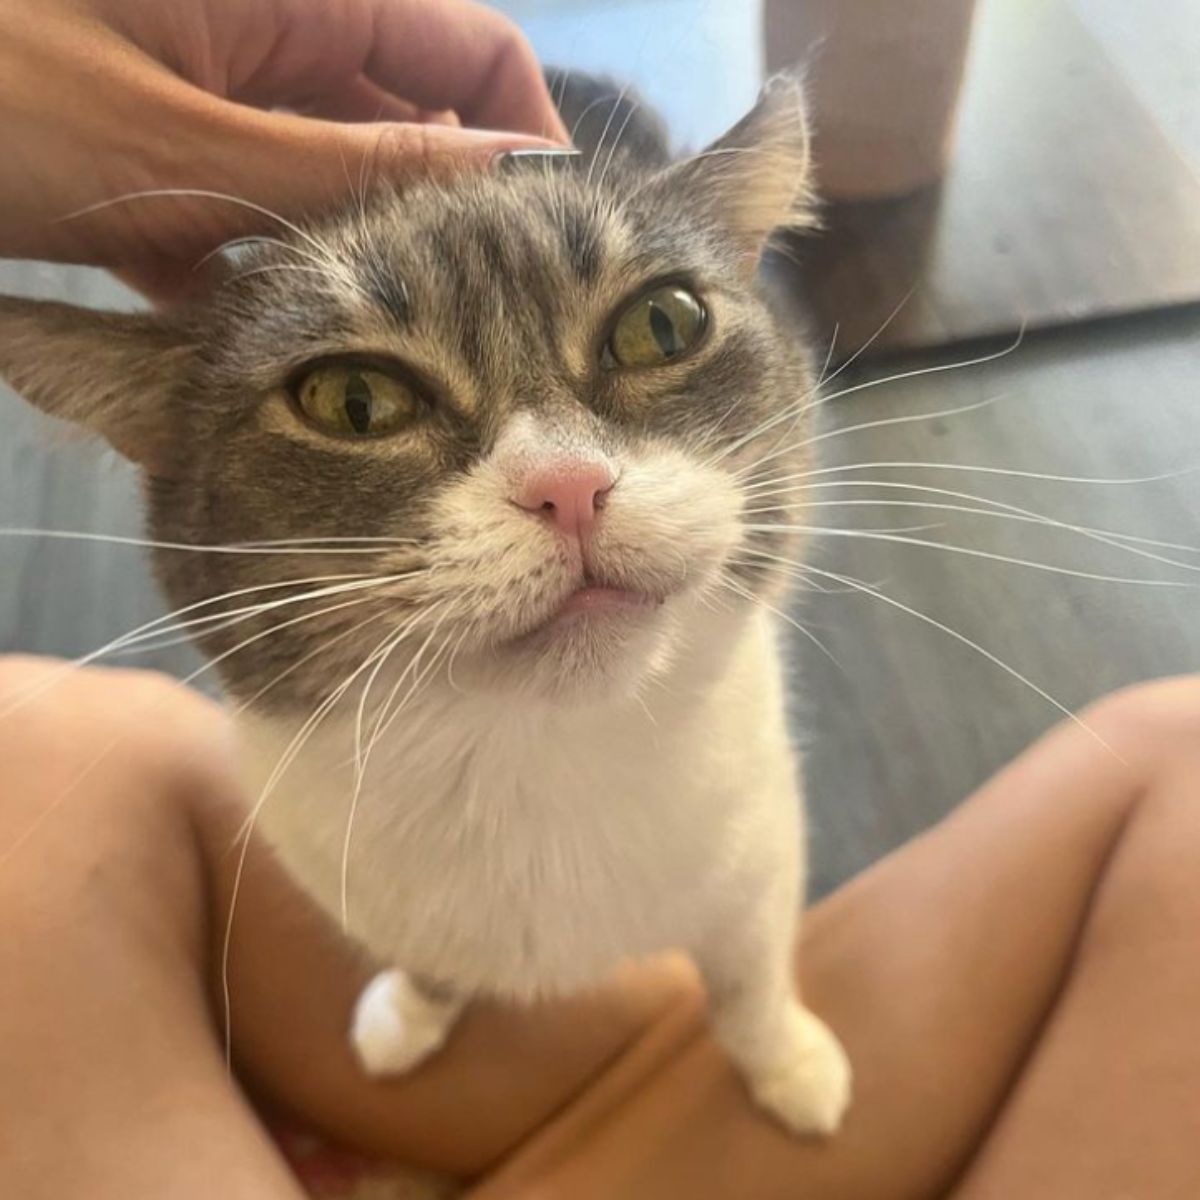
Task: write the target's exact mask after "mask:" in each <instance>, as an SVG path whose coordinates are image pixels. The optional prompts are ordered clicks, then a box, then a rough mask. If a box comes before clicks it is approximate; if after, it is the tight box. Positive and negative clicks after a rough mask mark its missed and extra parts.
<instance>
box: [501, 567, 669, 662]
mask: <svg viewBox="0 0 1200 1200" xmlns="http://www.w3.org/2000/svg"><path fill="white" fill-rule="evenodd" d="M667 599H668V597H667V595H665V594H663V593H651V592H646V591H641V590H639V589H637V588H632V587H625V586H623V585H621V584H619V583H615V582H608V581H603V580H599V579H592V578H584V579H582V580H580V582H579V584H578V585H577V586H576V587H575V588H573V589H572V590H571V591H570V592H568V593H567V595H566V596H565V597H564V598H563V600H562V601H561V602H560V603H559V604H558V605H557V606H556V607H555V608H554V609H553V610H552V611H551V612H550V613H549V615H548V616H543V617H541V618H540V619H539V620H538V621H537V622H536V623H535V624H533V625H531V626H530V627H529V628H528V629H525V630H524V631H523V632H521V633H520V634H518V635H517V637H515V638H513V639H512V641H511V642H510V645H513V646H520V645H527V644H529V643H530V642H531V641H534V640H541V639H543V638H546V637H553V636H554V635H555V634H557V633H560V632H565V631H566V630H567V629H568V628H570V627H574V626H576V625H580V624H597V625H601V624H603V625H608V624H621V623H624V622H631V621H632V622H636V621H638V620H639V619H644V618H645V617H647V616H651V615H653V614H654V613H655V612H656V611H657V610H658V609H659V608H661V607H662V606H663V604H664V603H666V601H667Z"/></svg>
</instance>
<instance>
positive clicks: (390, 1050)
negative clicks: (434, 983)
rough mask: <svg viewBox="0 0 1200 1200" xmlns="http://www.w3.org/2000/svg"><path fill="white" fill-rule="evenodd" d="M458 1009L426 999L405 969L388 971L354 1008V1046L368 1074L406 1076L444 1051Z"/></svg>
mask: <svg viewBox="0 0 1200 1200" xmlns="http://www.w3.org/2000/svg"><path fill="white" fill-rule="evenodd" d="M458 1013H459V1006H458V1005H456V1004H452V1003H447V1002H445V1001H440V1000H434V999H432V998H430V997H429V996H426V995H424V994H423V993H422V992H421V990H420V989H419V988H418V987H417V986H416V985H415V984H414V983H413V981H412V980H411V979H410V978H409V977H408V975H407V974H406V973H405V972H404V971H400V970H393V971H384V972H383V973H382V974H381V975H376V976H375V978H374V979H372V980H371V982H370V983H369V984H367V986H366V988H365V989H364V990H363V994H362V995H361V996H360V997H359V998H358V1003H357V1004H356V1005H355V1006H354V1019H353V1021H352V1022H351V1025H350V1042H351V1045H352V1046H353V1047H354V1052H355V1054H356V1055H357V1056H358V1061H359V1062H360V1063H361V1064H362V1067H363V1070H364V1071H366V1073H367V1074H368V1075H402V1074H404V1072H406V1071H411V1070H412V1069H413V1068H414V1067H415V1066H417V1065H418V1063H420V1062H422V1061H423V1060H424V1059H426V1058H428V1057H429V1055H431V1054H432V1053H433V1052H434V1051H435V1050H438V1049H440V1047H441V1045H442V1043H443V1042H444V1041H445V1040H446V1037H447V1035H448V1034H449V1032H450V1029H451V1027H452V1026H453V1024H454V1021H455V1018H456V1017H457V1016H458Z"/></svg>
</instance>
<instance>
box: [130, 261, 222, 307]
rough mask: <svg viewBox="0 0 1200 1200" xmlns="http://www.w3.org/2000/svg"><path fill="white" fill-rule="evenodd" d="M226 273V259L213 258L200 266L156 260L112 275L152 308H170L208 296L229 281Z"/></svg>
mask: <svg viewBox="0 0 1200 1200" xmlns="http://www.w3.org/2000/svg"><path fill="white" fill-rule="evenodd" d="M229 270H230V268H229V262H228V260H227V259H225V258H222V257H221V256H220V255H212V256H211V257H210V256H205V257H204V258H203V259H201V260H200V261H199V262H196V261H187V260H178V259H155V260H153V261H151V262H146V263H137V264H132V265H128V266H120V267H114V268H113V270H112V274H113V275H115V276H116V277H117V278H118V279H119V280H120V281H121V282H122V283H123V284H125V286H126V287H131V288H133V290H134V291H135V292H138V293H140V294H141V295H142V296H144V297H145V298H146V299H147V300H149V301H150V302H151V304H153V305H155V307H157V308H171V307H174V306H175V305H178V304H184V303H186V302H187V301H188V300H191V299H194V298H196V297H198V296H203V295H206V294H207V293H209V292H211V291H212V290H213V288H215V287H217V286H218V285H219V284H220V283H221V281H222V280H223V279H226V278H227V277H228V275H229Z"/></svg>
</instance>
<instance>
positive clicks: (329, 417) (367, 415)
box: [295, 363, 420, 438]
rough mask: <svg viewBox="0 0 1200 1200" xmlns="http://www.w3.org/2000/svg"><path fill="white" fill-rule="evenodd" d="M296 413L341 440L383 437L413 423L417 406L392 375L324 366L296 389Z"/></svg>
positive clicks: (410, 392) (361, 368) (345, 366)
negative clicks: (297, 411) (299, 412)
mask: <svg viewBox="0 0 1200 1200" xmlns="http://www.w3.org/2000/svg"><path fill="white" fill-rule="evenodd" d="M295 397H296V404H297V406H298V407H299V409H300V411H301V412H302V413H303V414H304V415H305V416H306V417H307V418H308V419H309V420H310V421H311V422H312V423H313V424H314V425H315V426H316V427H317V428H318V429H321V430H323V431H324V432H326V433H332V434H336V435H338V436H339V437H351V438H365V437H382V436H383V435H384V434H388V433H395V432H396V431H397V430H398V429H402V428H403V427H404V426H405V425H407V424H408V422H409V421H411V420H412V419H413V418H414V417H415V416H416V415H417V412H418V409H419V406H420V401H419V399H418V397H417V396H416V394H415V393H414V392H413V390H412V388H411V387H409V386H408V384H406V383H405V382H404V381H403V380H402V379H397V378H396V377H395V376H394V375H388V374H385V373H384V372H383V371H376V370H373V369H372V368H370V367H366V366H358V365H356V364H354V363H326V364H325V365H323V366H319V367H316V368H315V369H314V370H312V371H310V372H309V373H308V374H307V375H305V376H304V378H303V379H301V380H300V383H299V385H298V386H297V387H296V389H295Z"/></svg>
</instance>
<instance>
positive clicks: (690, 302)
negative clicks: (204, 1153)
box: [0, 77, 851, 1134]
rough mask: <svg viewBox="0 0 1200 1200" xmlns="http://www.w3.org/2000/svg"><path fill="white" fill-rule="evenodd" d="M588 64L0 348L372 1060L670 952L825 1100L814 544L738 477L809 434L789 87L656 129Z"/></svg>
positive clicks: (795, 1078) (786, 1102) (766, 1058)
mask: <svg viewBox="0 0 1200 1200" xmlns="http://www.w3.org/2000/svg"><path fill="white" fill-rule="evenodd" d="M596 86H597V85H595V84H594V82H593V83H589V82H588V81H586V80H579V79H578V78H576V79H571V80H568V81H567V83H566V87H565V89H564V95H563V100H562V109H563V112H564V116H565V117H566V119H567V121H568V124H569V125H574V126H575V129H576V139H577V142H578V143H579V146H580V150H581V153H579V154H578V155H576V156H575V157H573V158H572V157H570V156H560V157H557V158H550V157H547V156H545V155H516V156H512V157H510V158H508V159H507V160H505V162H504V163H503V164H501V166H500V167H499V168H498V169H496V170H494V171H493V172H491V173H489V174H481V175H478V176H472V177H469V178H462V179H460V180H458V181H455V182H432V181H430V182H425V183H419V184H414V185H411V186H408V187H406V188H404V189H402V190H389V189H383V190H380V191H377V192H376V193H375V194H373V195H370V196H365V195H364V196H363V197H362V202H361V204H356V205H353V206H351V207H350V208H349V209H347V211H345V212H343V213H340V214H337V215H335V216H333V217H332V218H329V219H327V220H324V221H321V222H318V223H315V224H312V225H309V226H305V227H303V228H299V227H289V228H288V229H286V230H284V231H283V235H282V236H281V237H279V238H277V239H275V238H264V239H262V243H261V244H260V245H259V246H258V247H256V248H254V249H252V250H251V252H250V253H249V255H248V256H245V257H242V258H241V259H240V260H239V262H238V264H237V271H236V274H234V275H233V276H232V277H231V278H229V279H228V280H227V281H226V282H225V283H224V284H223V285H222V286H220V287H219V288H217V289H216V290H215V291H214V292H213V293H212V295H211V296H209V297H207V298H205V299H203V300H199V301H197V302H195V303H193V304H192V305H191V306H190V307H187V308H184V309H182V310H180V311H177V312H163V313H137V314H114V313H100V312H94V311H87V310H81V309H78V308H74V307H71V306H68V305H63V304H58V303H49V302H35V301H29V300H16V299H3V300H0V374H2V375H3V376H4V377H6V378H7V379H8V381H9V382H10V383H11V384H12V385H13V386H14V387H15V388H16V389H17V390H18V391H20V392H22V393H23V394H24V395H25V396H26V397H27V398H28V400H30V401H31V402H32V403H33V404H34V405H36V406H37V407H39V408H41V409H43V410H44V411H46V412H47V413H49V414H51V415H52V416H55V417H58V418H62V419H64V420H67V421H71V422H75V423H78V424H80V425H82V426H84V427H85V428H86V429H88V430H90V431H92V432H94V433H97V434H99V435H101V436H103V437H105V438H106V439H107V440H108V441H109V442H110V443H111V445H112V446H113V447H115V448H116V449H117V450H118V451H120V452H121V453H122V454H124V455H126V456H127V457H128V458H130V459H131V460H133V461H134V462H135V463H137V464H138V465H139V466H140V467H141V469H142V474H143V478H144V482H145V498H146V506H147V510H148V523H149V528H150V530H151V534H152V536H153V537H154V538H155V539H156V540H157V541H159V542H160V543H163V545H160V547H159V548H158V549H156V550H155V552H154V561H155V568H156V572H157V575H158V578H159V580H160V582H161V585H162V587H163V588H164V590H165V592H166V594H167V595H168V597H169V598H170V599H171V601H172V602H173V603H175V604H176V605H178V606H179V613H180V616H181V617H186V618H188V619H189V620H190V621H191V622H192V624H191V625H189V626H185V628H189V629H191V630H192V631H193V632H194V634H195V637H196V640H197V641H198V642H199V644H200V645H201V646H202V648H203V649H204V650H205V651H206V652H207V653H208V654H209V655H210V656H211V657H212V658H213V659H214V660H215V661H216V663H217V664H218V666H219V670H220V672H221V675H222V679H223V684H224V687H225V690H226V693H227V695H228V697H229V703H230V704H231V706H233V707H234V709H235V712H236V714H237V716H236V722H237V727H238V732H239V737H240V742H241V745H242V747H243V750H244V760H245V780H246V787H247V789H248V794H249V796H250V797H251V799H256V800H257V803H256V806H255V820H256V822H257V825H258V827H259V828H260V829H261V830H262V831H263V832H264V834H265V835H266V837H267V839H268V840H269V841H270V842H271V844H272V845H273V846H274V847H275V848H276V849H277V851H278V853H279V854H280V855H281V857H282V859H283V861H284V862H285V864H286V865H287V867H288V868H289V869H290V870H291V871H292V873H293V874H294V875H295V877H296V878H297V879H298V880H299V881H300V882H301V883H302V884H303V885H304V886H305V888H306V889H307V890H308V891H309V892H311V894H312V895H313V896H314V897H315V898H316V899H317V900H318V901H319V902H320V904H321V905H322V906H323V907H324V908H325V909H326V910H328V911H329V912H330V913H331V914H333V915H334V916H335V917H336V918H337V919H339V920H343V921H344V922H345V926H346V928H347V930H348V932H349V933H350V934H352V935H353V936H354V937H355V938H357V939H359V940H360V941H361V942H362V943H363V944H364V945H365V946H366V947H367V948H368V950H369V951H370V952H371V953H372V954H373V955H374V956H376V957H377V958H378V960H379V961H380V962H381V963H387V964H393V966H392V968H391V969H389V970H387V971H385V972H384V973H383V974H381V975H380V976H379V977H378V978H377V979H376V980H375V981H374V982H373V983H372V984H371V985H370V987H369V988H368V989H367V991H366V992H365V993H364V995H363V997H362V999H361V1000H360V1001H359V1004H358V1007H357V1009H356V1011H355V1013H354V1014H348V1022H349V1024H350V1027H351V1028H350V1036H351V1037H352V1039H353V1043H354V1046H355V1049H356V1051H357V1053H358V1055H359V1058H360V1059H361V1061H362V1063H363V1066H364V1068H365V1069H366V1070H367V1071H369V1072H372V1073H391V1072H400V1071H407V1070H411V1069H413V1068H414V1067H416V1066H417V1065H418V1064H419V1063H420V1062H421V1061H422V1060H423V1059H425V1058H426V1057H427V1056H429V1055H431V1054H434V1053H436V1052H437V1050H438V1048H439V1047H440V1046H441V1045H442V1044H443V1042H444V1041H445V1039H446V1038H447V1037H448V1036H449V1035H450V1033H451V1031H452V1029H453V1025H454V1022H455V1020H456V1018H457V1017H458V1015H459V1013H460V1012H461V1011H462V1009H463V1007H464V1005H466V1004H467V1003H469V1002H470V1001H471V1000H472V999H474V998H477V997H493V998H498V999H501V1000H504V1001H509V1002H516V1003H520V1002H522V1001H529V1000H532V999H534V998H543V997H547V996H554V995H562V994H566V993H569V992H572V991H575V990H577V989H580V988H586V987H588V986H589V985H591V984H594V983H595V982H597V981H598V980H600V979H601V978H603V977H604V976H605V975H606V974H608V973H609V972H610V971H612V970H613V969H614V968H615V967H616V966H617V965H618V964H620V963H621V962H623V961H624V960H627V959H631V958H637V957H639V956H645V955H650V954H652V953H655V952H657V951H661V950H666V949H672V948H679V949H684V950H687V951H688V952H689V953H690V954H691V955H692V956H693V958H694V959H695V961H696V964H697V966H698V967H699V970H700V972H701V975H702V977H703V979H704V982H705V984H706V988H707V992H708V996H709V1005H710V1012H711V1024H712V1030H713V1033H714V1035H715V1037H716V1038H717V1040H718V1041H719V1042H720V1043H721V1045H722V1046H723V1047H724V1048H725V1050H726V1051H727V1052H728V1054H729V1055H730V1057H731V1059H732V1060H733V1062H734V1064H735V1065H736V1066H737V1068H738V1070H739V1072H740V1074H741V1075H742V1077H743V1079H744V1080H745V1083H746V1085H747V1087H748V1089H749V1092H750V1094H751V1095H752V1096H753V1097H754V1099H755V1100H756V1101H757V1102H758V1104H759V1105H761V1106H762V1107H763V1108H764V1109H765V1110H766V1111H767V1112H768V1113H770V1114H772V1115H773V1116H774V1117H775V1118H776V1119H777V1120H778V1121H780V1122H781V1123H782V1124H783V1125H784V1126H786V1127H787V1128H788V1129H790V1130H792V1131H794V1132H796V1133H798V1134H830V1133H832V1132H834V1131H835V1130H836V1129H837V1128H838V1126H839V1123H840V1121H841V1119H842V1117H843V1114H844V1112H845V1110H846V1108H847V1105H848V1102H849V1098H850V1090H851V1071H850V1067H849V1064H848V1060H847V1057H846V1055H845V1054H844V1052H843V1050H842V1048H841V1046H840V1045H839V1043H838V1041H837V1039H836V1037H835V1035H834V1034H833V1033H832V1032H831V1031H830V1030H829V1028H828V1027H827V1026H826V1025H825V1024H824V1023H823V1022H822V1021H821V1020H820V1019H819V1018H818V1017H817V1016H816V1015H815V1014H813V1013H812V1012H811V1011H809V1010H808V1009H807V1008H806V1007H805V1006H804V1005H803V1003H802V1002H801V1000H800V997H799V995H798V992H797V985H796V976H795V969H794V968H795V964H794V952H795V945H796V934H797V925H798V920H799V909H800V906H801V896H802V889H803V812H802V806H801V798H800V795H799V783H798V764H797V761H796V759H795V756H794V753H793V750H792V748H791V746H790V743H789V738H788V733H787V729H786V723H785V714H784V706H785V698H784V688H783V681H782V670H781V662H780V654H779V649H778V645H777V640H776V632H775V629H774V622H775V619H776V618H775V613H776V610H777V609H778V608H779V606H780V605H781V604H782V603H783V602H784V595H785V584H784V581H785V578H786V572H785V571H783V570H780V569H778V564H780V563H781V562H783V561H784V560H788V559H791V558H793V557H794V556H795V555H796V554H797V553H799V552H800V549H801V548H800V546H799V545H798V543H797V535H796V534H795V533H794V532H793V531H790V530H788V529H786V528H784V527H780V528H770V524H771V520H770V518H769V516H768V517H766V518H764V517H763V516H758V517H754V516H749V515H747V513H746V509H747V508H748V507H749V506H750V505H751V503H752V501H751V500H749V499H748V495H749V493H748V492H747V490H746V489H747V486H748V485H750V484H751V483H752V482H753V481H755V480H761V479H763V478H765V477H769V476H771V475H777V474H778V475H781V474H788V473H791V474H794V473H796V472H797V471H800V470H802V469H803V468H804V466H805V464H806V462H807V452H806V451H805V449H804V448H803V442H804V440H805V438H804V432H805V428H806V416H805V413H806V409H807V408H808V407H810V405H809V404H807V403H806V400H808V399H809V398H810V397H811V395H812V392H813V390H814V387H815V383H816V381H815V379H814V373H813V369H812V364H811V361H810V357H809V355H808V353H807V351H806V349H805V347H804V346H803V344H802V339H801V338H799V337H798V336H797V334H796V331H795V328H794V327H793V326H792V325H789V324H786V323H783V322H782V321H781V320H780V318H779V317H778V316H777V315H776V313H775V312H774V310H773V307H772V305H771V304H770V303H769V298H768V296H767V295H766V294H765V291H764V288H763V285H762V281H761V273H760V272H759V269H758V268H759V265H760V260H761V259H762V256H763V254H764V251H765V248H766V247H767V245H768V239H769V238H770V237H771V235H772V234H773V232H774V231H777V230H779V229H781V228H789V227H800V226H803V225H805V224H808V223H809V222H810V221H811V217H812V211H813V203H814V202H813V197H812V194H811V187H810V177H811V164H810V161H809V141H808V132H807V128H806V122H805V116H804V108H803V97H802V92H801V89H800V87H799V85H798V83H797V82H796V81H795V80H794V79H791V78H788V77H783V78H779V79H775V80H773V81H771V82H770V83H769V84H768V85H767V87H766V88H765V89H764V91H763V92H762V94H761V96H760V98H759V100H758V102H757V104H756V106H755V107H754V108H753V110H752V111H751V112H750V113H749V114H748V115H747V116H746V117H745V118H743V119H742V120H741V121H740V122H739V123H738V124H737V125H735V126H734V127H733V128H732V129H731V130H730V131H729V132H728V133H727V134H726V135H725V136H724V137H722V138H721V139H719V140H718V141H717V142H716V143H715V144H714V145H712V146H711V147H709V148H708V149H707V150H706V151H703V152H701V153H698V154H695V155H692V156H690V157H684V158H681V159H679V160H677V161H673V160H672V159H671V157H670V155H669V153H668V150H667V146H666V143H665V140H664V138H663V136H662V134H661V130H660V129H659V128H658V126H657V124H656V122H655V120H654V119H652V118H650V119H647V118H646V117H645V116H644V115H642V114H640V113H639V111H638V110H637V109H636V107H635V106H634V105H633V102H632V101H629V100H625V101H623V102H620V103H619V104H618V105H613V104H611V103H610V104H608V105H607V106H606V105H605V104H603V103H600V104H598V103H596V96H597V95H598V93H597V92H596V90H595V89H596ZM780 520H781V521H782V520H785V518H780ZM172 545H174V546H176V547H181V546H199V547H213V546H225V547H229V548H232V549H240V551H242V552H237V553H199V552H190V551H188V550H187V549H181V548H175V549H172V548H170V546H172ZM351 818H352V819H351Z"/></svg>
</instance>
